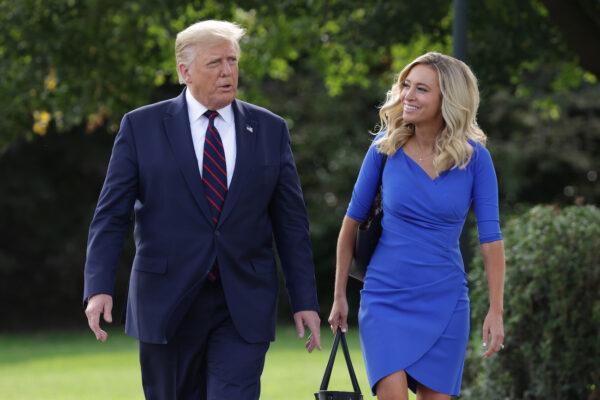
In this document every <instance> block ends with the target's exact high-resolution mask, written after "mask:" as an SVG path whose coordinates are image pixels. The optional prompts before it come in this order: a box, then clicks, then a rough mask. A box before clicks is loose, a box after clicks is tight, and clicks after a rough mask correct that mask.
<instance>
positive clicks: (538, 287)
mask: <svg viewBox="0 0 600 400" xmlns="http://www.w3.org/2000/svg"><path fill="white" fill-rule="evenodd" d="M503 233H504V237H505V245H506V256H507V257H506V264H507V270H506V288H505V307H504V308H505V321H504V323H505V333H506V338H505V345H506V348H505V349H504V350H503V351H501V352H500V353H499V355H497V356H496V357H494V358H492V359H490V360H482V359H481V357H480V354H481V353H480V349H481V333H480V332H481V331H480V329H478V328H479V327H480V326H481V322H482V321H483V318H484V317H485V314H486V312H487V307H488V296H487V284H486V279H485V273H484V270H483V266H482V260H481V257H480V256H478V257H476V259H475V260H474V265H475V267H474V268H472V272H471V277H470V281H471V301H472V309H473V321H474V323H473V324H472V326H473V329H472V339H471V346H470V347H471V348H470V350H469V357H468V361H467V374H466V382H465V385H464V386H465V387H466V388H467V390H465V393H464V394H465V398H469V399H591V398H596V397H595V396H597V395H598V390H599V388H598V384H599V382H600V365H599V364H598V360H599V359H600V339H599V338H600V336H599V332H598V327H600V297H598V288H600V209H598V208H596V207H592V206H587V207H576V206H571V207H566V208H563V209H558V208H554V207H542V206H537V207H534V208H532V209H531V210H529V211H527V212H525V213H523V214H522V215H520V216H517V217H514V218H512V219H511V220H510V221H509V222H508V223H507V224H506V226H505V227H504V229H503Z"/></svg>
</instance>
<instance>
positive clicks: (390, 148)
mask: <svg viewBox="0 0 600 400" xmlns="http://www.w3.org/2000/svg"><path fill="white" fill-rule="evenodd" d="M419 64H421V65H428V66H430V67H432V68H433V69H434V70H435V71H437V75H438V81H439V86H440V91H441V94H442V106H441V108H442V118H443V120H444V127H443V128H442V130H441V132H440V134H439V135H438V136H437V139H436V141H435V156H434V159H433V165H434V167H435V170H436V172H437V174H438V175H439V174H440V173H442V172H443V171H446V170H448V169H453V168H456V167H458V168H461V169H463V168H465V167H466V166H467V164H468V163H469V161H470V160H471V155H472V154H473V147H472V146H471V145H470V144H469V142H468V140H469V139H470V140H473V141H475V142H479V143H481V144H483V145H485V142H486V139H487V138H486V135H485V133H483V131H482V130H481V129H480V128H479V125H477V108H478V107H479V90H478V89H477V78H476V77H475V75H474V74H473V72H471V69H470V68H469V67H468V66H467V65H466V64H465V63H464V62H462V61H460V60H457V59H456V58H454V57H450V56H447V55H444V54H440V53H435V52H429V53H426V54H423V55H422V56H420V57H417V58H416V59H415V60H414V61H413V62H411V63H410V64H408V65H407V66H406V67H404V69H403V70H402V71H401V72H400V75H399V76H398V80H397V82H396V83H395V84H394V85H393V86H392V88H391V89H390V91H388V93H387V97H386V101H385V103H384V104H383V106H381V109H380V110H379V118H380V126H379V131H378V132H377V133H380V132H385V135H384V136H383V137H382V138H380V139H378V141H377V143H376V145H377V148H378V149H379V151H380V152H381V153H384V154H387V155H388V156H391V155H392V154H394V153H395V152H396V151H398V149H399V148H400V147H402V146H404V145H405V144H406V142H407V141H408V140H409V139H410V138H411V136H413V135H414V134H415V127H414V125H413V124H409V123H405V122H404V120H403V119H402V111H403V108H404V107H403V105H402V103H401V101H400V91H401V89H402V84H403V83H404V80H405V79H406V77H407V76H408V73H409V72H410V71H411V69H412V68H413V67H414V66H415V65H419Z"/></svg>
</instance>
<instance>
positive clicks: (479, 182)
mask: <svg viewBox="0 0 600 400" xmlns="http://www.w3.org/2000/svg"><path fill="white" fill-rule="evenodd" d="M473 147H474V151H473V158H472V162H473V176H474V178H473V191H472V198H473V205H474V208H475V217H476V219H477V230H478V233H479V243H481V244H483V243H488V242H495V241H497V240H502V232H501V231H500V216H499V210H498V180H497V178H496V171H495V170H494V164H493V162H492V157H491V156H490V153H489V151H488V150H487V149H486V148H485V147H483V145H481V144H479V143H476V144H473Z"/></svg>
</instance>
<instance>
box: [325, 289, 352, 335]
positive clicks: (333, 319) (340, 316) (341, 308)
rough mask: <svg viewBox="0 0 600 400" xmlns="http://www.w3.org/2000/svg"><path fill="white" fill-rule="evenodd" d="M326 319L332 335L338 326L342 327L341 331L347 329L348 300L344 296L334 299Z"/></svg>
mask: <svg viewBox="0 0 600 400" xmlns="http://www.w3.org/2000/svg"><path fill="white" fill-rule="evenodd" d="M328 321H329V326H331V331H332V332H333V334H334V335H335V333H336V332H337V329H338V327H340V328H341V329H342V332H347V331H348V300H347V299H346V296H343V297H339V298H336V299H334V301H333V305H332V306H331V313H330V314H329V319H328Z"/></svg>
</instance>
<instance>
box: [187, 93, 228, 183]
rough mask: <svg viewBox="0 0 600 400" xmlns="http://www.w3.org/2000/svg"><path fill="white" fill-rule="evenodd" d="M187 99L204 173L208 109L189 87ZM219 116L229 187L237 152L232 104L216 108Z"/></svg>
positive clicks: (193, 138) (198, 155)
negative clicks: (203, 162) (206, 113)
mask: <svg viewBox="0 0 600 400" xmlns="http://www.w3.org/2000/svg"><path fill="white" fill-rule="evenodd" d="M185 99H186V101H187V109H188V117H189V118H190V128H191V130H192V141H193V142H194V152H195V153H196V159H197V160H198V168H200V175H202V160H203V159H204V137H205V136H206V129H207V128H208V118H207V117H205V116H204V113H205V112H206V111H207V110H208V108H206V107H205V106H204V105H202V104H200V102H199V101H198V100H196V99H195V98H194V96H192V94H191V93H190V91H189V89H186V91H185ZM215 111H217V112H218V113H219V116H218V117H217V118H215V127H216V128H217V130H218V131H219V135H221V141H222V142H223V150H225V163H226V164H227V187H229V185H230V184H231V178H232V177H233V170H234V167H235V156H236V152H237V148H236V144H235V121H234V118H233V109H232V108H231V104H229V105H228V106H227V107H223V108H221V109H219V110H215Z"/></svg>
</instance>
